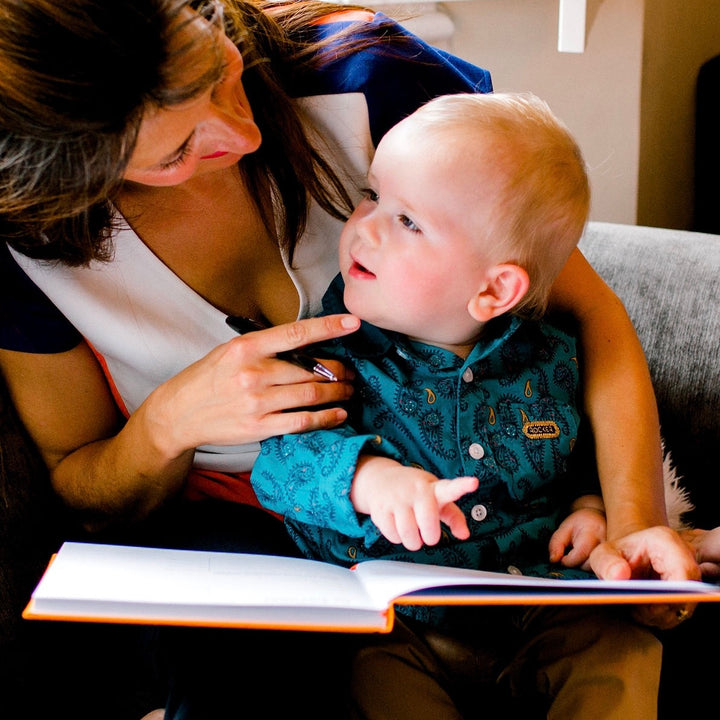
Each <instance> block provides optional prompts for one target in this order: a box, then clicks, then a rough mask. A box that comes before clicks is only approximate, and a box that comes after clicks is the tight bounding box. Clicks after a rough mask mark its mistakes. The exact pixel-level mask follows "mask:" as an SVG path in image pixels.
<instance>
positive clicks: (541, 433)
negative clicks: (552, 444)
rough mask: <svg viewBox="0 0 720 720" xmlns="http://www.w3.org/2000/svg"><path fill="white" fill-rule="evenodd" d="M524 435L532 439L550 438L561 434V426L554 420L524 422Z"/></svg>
mask: <svg viewBox="0 0 720 720" xmlns="http://www.w3.org/2000/svg"><path fill="white" fill-rule="evenodd" d="M522 431H523V435H525V437H527V438H530V439H531V440H549V439H552V438H556V437H559V436H560V428H559V426H558V424H557V423H556V422H555V421H554V420H532V421H528V422H525V423H523V426H522Z"/></svg>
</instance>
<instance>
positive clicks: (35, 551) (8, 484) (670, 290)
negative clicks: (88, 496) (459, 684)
mask: <svg viewBox="0 0 720 720" xmlns="http://www.w3.org/2000/svg"><path fill="white" fill-rule="evenodd" d="M581 248H582V250H583V251H584V253H585V254H586V255H587V257H588V258H589V259H590V261H591V262H592V263H593V265H594V266H595V267H596V268H597V270H598V271H599V272H600V273H601V275H603V277H604V278H605V279H606V280H607V281H608V282H609V284H610V285H611V286H612V287H613V288H614V289H615V290H616V292H617V293H618V294H619V295H620V297H621V298H622V299H623V301H624V302H625V304H626V306H627V308H628V310H629V312H630V314H631V316H632V318H633V320H634V322H635V324H636V326H637V329H638V332H639V335H640V338H641V340H642V342H643V344H644V347H645V350H646V354H647V358H648V361H649V364H650V367H651V371H652V376H653V380H654V383H655V388H656V392H657V398H658V404H659V409H660V416H661V422H662V427H663V434H664V436H665V439H666V443H667V447H668V449H669V450H670V452H671V453H672V456H673V458H674V461H675V464H676V470H677V473H678V474H679V475H680V476H681V478H682V483H683V485H684V486H685V487H686V488H687V489H688V491H689V492H690V496H691V500H692V502H693V503H694V505H695V510H693V511H692V513H690V516H689V517H687V518H686V519H687V520H689V521H690V522H691V523H692V524H694V525H696V526H698V527H713V526H715V525H720V481H719V480H720V478H719V477H718V470H717V461H716V458H715V456H714V455H713V452H714V449H715V448H719V447H720V422H719V421H718V417H719V416H720V283H719V281H718V278H720V236H715V235H703V234H699V233H691V232H680V231H673V230H663V229H654V228H645V227H634V226H626V225H612V224H604V223H591V224H590V226H589V227H588V229H587V232H586V234H585V236H584V238H583V240H582V243H581ZM0 424H1V425H2V435H1V436H0V438H1V441H0V687H2V688H3V693H2V695H1V696H0V712H2V714H3V716H6V717H9V715H7V714H6V712H5V708H11V707H13V705H12V704H11V703H12V702H13V701H12V700H11V698H12V696H13V695H14V696H16V698H15V699H16V700H17V701H18V702H19V703H21V705H20V707H22V708H24V709H25V711H26V712H25V715H26V716H28V717H43V716H44V714H45V712H46V711H52V712H53V714H63V712H67V713H69V714H71V715H72V716H73V717H74V718H76V719H77V718H85V717H87V718H88V720H90V718H93V719H94V718H97V717H102V718H103V720H112V719H114V718H117V720H139V718H140V717H141V716H142V714H143V713H144V712H146V711H147V710H149V709H151V708H153V707H157V706H158V705H159V700H158V696H157V695H156V694H155V693H156V690H157V678H156V677H155V676H154V675H153V673H154V669H153V668H147V667H144V666H143V665H142V664H141V663H139V661H138V658H139V657H140V656H141V653H140V652H139V650H140V649H141V648H140V644H141V643H143V642H144V641H145V637H144V635H142V634H141V633H138V632H137V629H136V628H132V627H130V626H85V625H82V624H64V623H37V622H36V623H30V622H24V621H22V620H21V619H20V612H21V610H22V608H23V607H24V605H25V603H26V602H27V599H28V597H29V594H30V592H31V590H32V588H33V587H34V584H35V582H36V581H37V579H38V577H39V575H40V573H41V572H42V570H43V568H44V567H45V564H46V563H47V560H48V558H49V556H50V553H51V552H52V551H53V549H54V548H56V547H57V546H58V544H59V543H60V541H61V539H62V538H63V537H68V536H73V535H74V534H76V533H77V532H78V529H77V528H76V527H74V525H73V522H72V518H68V517H66V516H64V515H63V513H62V511H61V510H60V508H59V507H58V506H57V504H56V503H55V501H54V500H53V498H52V495H51V493H50V489H49V485H48V482H47V476H46V474H45V473H44V471H43V469H42V465H41V464H40V462H39V461H38V458H37V455H36V453H35V451H34V448H33V446H32V444H31V443H30V442H29V441H28V439H27V437H26V436H25V434H24V431H23V428H22V427H21V426H20V425H19V423H18V421H17V418H16V417H15V414H14V412H13V408H12V406H11V404H10V403H9V401H8V398H7V395H6V394H5V392H4V390H3V389H2V388H1V387H0ZM662 638H663V641H664V643H665V648H666V651H665V664H664V670H663V678H662V689H661V697H660V701H661V713H660V717H661V718H668V719H669V718H675V717H678V716H679V715H680V713H685V714H687V713H688V712H690V713H692V712H693V707H692V705H688V702H691V701H690V700H689V699H690V698H692V697H693V695H694V694H695V693H696V692H700V693H707V692H708V689H709V688H712V687H714V686H715V685H714V684H715V683H716V674H717V673H716V668H715V667H714V666H713V664H712V663H708V662H707V660H706V659H704V658H705V657H706V653H708V652H710V653H713V652H716V651H717V648H718V647H720V607H716V606H714V605H708V606H701V607H700V608H699V609H698V611H697V612H696V614H695V616H694V617H693V619H692V620H690V621H688V622H686V623H685V624H684V625H681V626H680V627H679V628H677V629H675V630H672V631H670V632H667V633H663V634H662ZM700 658H703V659H702V660H701V659H700ZM58 709H59V710H61V711H62V712H60V713H58V712H57V711H58ZM21 714H22V713H18V717H19V716H21ZM389 720H391V719H389Z"/></svg>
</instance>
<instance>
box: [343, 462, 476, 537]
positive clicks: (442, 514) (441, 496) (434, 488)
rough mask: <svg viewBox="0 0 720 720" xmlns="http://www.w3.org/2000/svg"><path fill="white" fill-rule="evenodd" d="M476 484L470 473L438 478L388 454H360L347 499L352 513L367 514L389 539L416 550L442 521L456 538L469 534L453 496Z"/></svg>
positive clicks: (435, 532) (457, 496)
mask: <svg viewBox="0 0 720 720" xmlns="http://www.w3.org/2000/svg"><path fill="white" fill-rule="evenodd" d="M477 486H478V480H477V478H474V477H459V478H455V479H454V480H444V479H438V478H437V477H435V476H434V475H433V474H431V473H429V472H426V471H425V470H421V469H419V468H415V467H408V466H406V465H402V464H401V463H399V462H397V461H395V460H392V459H390V458H386V457H379V456H375V455H362V456H361V457H360V459H359V461H358V464H357V469H356V471H355V477H354V479H353V483H352V489H351V490H350V500H351V501H352V504H353V506H354V508H355V510H356V512H358V513H363V514H365V515H369V516H370V518H371V520H372V521H373V523H375V525H376V526H377V528H378V530H380V532H381V533H382V534H383V535H384V536H385V537H386V538H387V539H388V540H389V541H390V542H392V543H396V544H399V543H402V544H403V545H404V546H405V547H406V548H407V549H408V550H419V549H420V548H421V547H422V546H423V545H435V544H436V543H437V542H438V541H439V540H440V534H441V529H440V523H444V524H445V525H447V526H448V527H449V528H450V532H452V534H453V535H454V536H455V537H456V538H458V539H460V540H465V539H466V538H468V537H469V536H470V531H469V529H468V526H467V521H466V520H465V516H464V515H463V513H462V511H461V510H460V508H459V507H458V506H457V505H456V504H455V501H456V500H458V499H459V498H460V497H462V496H463V495H465V494H466V493H469V492H473V491H475V490H476V489H477Z"/></svg>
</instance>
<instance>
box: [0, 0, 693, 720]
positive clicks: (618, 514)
mask: <svg viewBox="0 0 720 720" xmlns="http://www.w3.org/2000/svg"><path fill="white" fill-rule="evenodd" d="M0 8H1V9H2V30H1V31H0V107H1V108H2V109H0V234H2V235H3V236H4V237H5V238H6V239H7V241H8V244H9V249H8V251H7V256H6V257H4V258H3V262H2V272H3V275H4V276H5V278H6V280H5V282H4V283H3V291H4V292H3V298H2V302H1V303H0V306H2V308H3V316H4V317H3V323H2V327H1V328H0V347H2V348H3V349H2V350H1V351H0V366H1V367H2V371H3V373H4V376H5V378H6V381H7V384H8V387H9V390H10V393H11V395H12V397H13V400H14V402H15V404H16V406H17V408H18V412H19V415H20V417H21V419H22V420H23V422H24V424H25V426H26V427H27V429H28V430H29V432H30V434H31V436H32V437H33V439H34V440H35V442H36V443H37V445H38V447H39V449H40V451H41V452H42V455H43V457H44V459H45V461H46V463H47V465H48V467H49V469H50V472H51V477H52V482H53V486H54V488H55V490H56V492H57V493H58V495H59V496H60V497H61V498H62V499H63V501H64V503H65V504H66V505H67V506H68V507H69V508H71V509H72V510H73V511H75V512H76V513H77V514H78V516H79V517H81V518H82V519H83V522H84V523H85V525H86V526H87V527H88V528H90V529H93V530H99V529H103V528H110V527H120V528H123V527H126V525H127V523H129V522H134V523H138V522H139V521H142V522H141V523H140V525H139V526H138V528H139V529H140V528H141V529H142V533H143V534H138V535H132V536H130V537H132V538H133V540H134V541H136V540H137V539H138V538H140V539H142V540H144V541H147V542H156V543H163V544H177V545H182V546H188V547H196V546H199V545H201V544H202V545H212V546H213V547H218V546H222V547H227V548H229V549H249V550H252V551H259V552H292V551H293V550H292V547H291V545H290V544H289V543H288V541H287V538H286V536H285V535H284V531H283V530H282V526H281V524H280V523H276V521H275V519H274V518H273V517H271V516H269V515H267V514H265V513H263V512H262V511H260V510H258V509H257V507H256V503H255V498H254V496H253V495H252V491H251V490H250V487H249V484H248V482H247V471H248V470H249V469H250V467H251V466H252V461H253V457H254V453H255V452H256V449H257V443H258V441H260V440H262V439H264V438H266V437H268V436H270V435H276V434H281V433H285V432H298V431H302V430H307V429H312V428H319V427H328V426H332V425H334V424H337V423H339V422H341V421H342V420H343V419H344V413H343V411H342V410H340V409H339V407H338V403H340V402H341V401H342V400H344V399H345V398H347V397H348V395H349V393H350V392H351V380H352V378H350V377H349V376H348V374H347V373H346V372H344V371H343V369H342V368H341V367H339V366H338V365H337V364H333V365H332V367H331V369H332V370H333V372H334V373H335V374H336V375H337V376H338V377H339V382H337V383H328V382H321V381H318V379H317V378H315V377H314V376H313V375H312V374H310V373H308V372H306V371H304V370H301V369H299V368H297V367H295V366H294V365H291V364H289V363H286V362H283V361H282V360H279V359H278V358H276V357H275V355H276V354H277V353H279V352H282V351H285V350H288V349H292V348H297V347H301V346H304V345H306V344H310V343H314V342H318V341H323V340H327V339H329V338H331V337H335V336H339V335H342V334H346V333H349V332H352V331H353V330H354V329H355V328H356V327H357V322H356V321H355V320H354V319H353V318H350V317H348V316H336V317H333V318H325V319H317V318H315V319H304V320H299V321H298V318H307V317H309V316H310V315H312V314H313V313H314V312H315V311H316V310H317V309H318V308H319V300H320V298H321V296H322V294H323V292H324V290H325V288H326V286H327V284H328V283H329V281H330V279H331V278H332V277H333V276H334V275H335V273H336V272H337V266H336V252H335V248H336V243H337V238H338V235H339V231H340V226H341V223H342V220H343V219H344V218H345V217H346V216H347V214H348V213H349V211H350V209H351V208H352V205H353V203H354V202H355V201H356V200H357V199H358V198H359V197H360V190H359V188H358V184H359V183H361V182H362V178H364V175H365V171H366V169H367V166H368V164H369V160H370V158H371V156H372V151H373V147H374V145H375V144H376V143H377V141H378V139H379V137H381V136H382V134H383V133H384V132H385V131H386V130H387V129H388V128H389V127H390V126H392V125H393V124H394V123H395V122H397V121H398V120H399V119H400V118H402V117H404V116H405V115H407V114H408V113H409V112H410V111H411V110H413V109H414V108H415V107H417V106H418V105H419V104H421V103H422V102H424V101H425V100H427V99H429V98H430V97H432V96H434V95H438V94H443V93H447V92H463V91H471V92H475V91H479V92H488V91H490V90H491V85H490V79H489V76H488V74H487V72H486V71H484V70H482V69H479V68H476V67H473V66H471V65H469V64H467V63H465V62H463V61H461V60H459V59H457V58H453V57H451V56H448V55H446V54H445V53H442V52H438V51H435V50H433V49H431V48H429V47H427V46H426V45H424V44H422V43H420V42H419V41H417V39H415V38H412V37H411V36H408V35H407V34H406V33H404V32H403V31H402V30H401V29H400V28H398V27H397V26H396V25H395V24H393V23H392V22H389V21H388V19H387V18H385V17H384V16H382V15H375V16H373V15H371V14H369V13H366V12H364V11H360V10H352V11H351V12H349V13H348V12H338V11H337V6H334V5H323V4H322V3H314V2H310V3H305V2H289V3H260V2H233V1H231V0H225V1H223V2H222V3H221V2H219V1H218V2H212V3H197V2H189V0H116V1H115V2H112V3H106V2H101V1H100V0H67V1H66V2H63V3H58V4H48V3H46V2H41V1H40V0H30V1H29V2H23V3H18V2H14V1H13V0H3V2H2V3H0ZM223 10H224V17H223V12H222V11H223ZM47 261H52V262H47ZM38 288H39V289H38ZM48 298H49V301H48ZM552 304H553V305H554V306H555V307H556V308H560V309H565V310H571V311H572V312H573V313H574V314H575V315H576V316H577V317H578V319H579V321H580V323H581V328H582V338H583V343H584V350H585V354H586V356H587V357H586V361H585V364H586V366H587V377H586V378H585V383H586V387H587V396H586V404H587V409H588V413H589V416H590V418H591V421H592V422H593V426H594V431H595V439H596V445H597V452H598V462H599V469H600V475H601V481H602V486H603V492H604V495H605V502H606V505H607V512H608V529H609V536H610V540H611V541H612V542H609V543H606V544H605V545H603V546H601V547H600V548H598V551H597V552H596V554H595V555H594V557H593V566H594V568H595V570H596V572H597V573H598V574H599V575H600V576H604V577H621V576H624V575H627V574H629V573H630V572H643V571H646V570H648V569H650V570H652V569H654V570H655V571H656V572H658V573H659V574H661V575H662V576H663V577H668V578H679V577H687V576H693V577H694V576H695V573H696V568H695V566H694V564H693V561H692V559H691V558H690V557H689V555H688V553H687V551H686V550H685V547H684V546H683V545H682V543H680V541H679V539H677V538H676V537H675V536H674V535H673V534H672V533H670V531H668V530H667V529H666V528H664V527H658V526H663V525H664V522H665V517H664V508H663V505H662V490H661V483H660V460H661V456H660V444H659V433H658V426H657V417H656V410H655V405H654V400H653V395H652V389H651V386H650V382H649V376H648V373H647V368H646V366H645V363H644V359H643V355H642V352H641V349H640V347H639V345H638V342H637V339H636V336H635V334H634V331H633V329H632V327H631V325H630V323H629V320H628V318H627V316H626V314H625V312H624V309H623V308H622V306H621V304H620V302H619V301H618V299H617V298H616V297H615V296H614V295H613V294H612V292H611V291H610V290H609V289H608V288H607V286H606V285H604V283H602V281H601V280H600V279H599V278H598V276H597V275H596V274H595V273H594V272H593V271H592V269H591V268H590V267H589V265H588V264H587V263H586V261H585V260H584V259H583V258H582V256H581V255H580V254H579V253H577V252H576V253H575V254H574V256H573V258H572V259H571V261H570V262H569V263H568V265H567V267H566V269H565V270H564V271H563V273H562V275H561V277H560V279H559V281H558V282H557V283H556V285H555V287H554V291H553V297H552ZM227 315H240V316H245V317H251V318H255V319H258V320H262V321H267V322H268V323H270V324H272V325H276V326H278V327H273V328H271V329H269V330H266V331H262V332H257V333H252V334H251V335H248V336H247V337H234V336H233V335H234V334H233V332H232V330H231V329H230V328H229V327H228V326H227V324H226V323H225V318H226V316H227ZM629 428H632V429H633V430H634V431H635V432H629V430H628V429H629ZM200 498H210V499H214V500H233V501H234V504H233V506H232V509H231V510H228V509H227V504H224V505H223V507H222V509H219V508H218V505H217V504H216V503H215V502H212V501H210V502H204V503H188V502H186V500H187V499H200ZM226 515H229V516H230V518H231V519H229V521H228V522H227V524H226V525H227V526H228V527H230V528H231V529H232V530H233V533H232V543H231V544H229V543H230V541H229V540H228V538H229V535H228V534H225V533H222V532H221V530H222V527H223V525H222V523H221V521H220V518H221V517H225V516H226ZM203 517H204V518H207V521H206V522H204V523H203V522H202V521H201V518H203ZM210 531H212V533H211V535H212V536H210V535H208V533H210ZM660 556H662V557H663V563H664V564H663V565H662V566H660V565H658V561H657V560H656V559H654V558H657V557H660ZM626 558H633V561H632V563H633V564H632V566H631V565H630V564H629V561H628V560H626ZM654 612H656V611H654ZM673 618H674V615H673V614H672V613H671V612H669V611H668V612H666V613H664V614H662V615H656V616H653V617H648V616H646V619H648V620H649V621H651V622H653V623H655V624H658V625H662V626H665V625H668V624H671V623H672V622H673ZM263 637H264V638H267V637H268V636H267V635H264V636H263ZM238 645H239V643H238ZM290 654H292V653H290ZM188 682H189V681H188ZM218 684H220V683H218ZM171 704H172V703H171ZM169 716H171V715H169ZM178 716H180V715H178ZM188 716H189V715H188Z"/></svg>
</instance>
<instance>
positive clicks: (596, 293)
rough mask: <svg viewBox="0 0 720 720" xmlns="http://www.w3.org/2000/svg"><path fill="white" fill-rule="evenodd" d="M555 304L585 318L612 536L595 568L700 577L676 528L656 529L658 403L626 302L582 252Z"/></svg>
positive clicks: (561, 282)
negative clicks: (600, 275)
mask: <svg viewBox="0 0 720 720" xmlns="http://www.w3.org/2000/svg"><path fill="white" fill-rule="evenodd" d="M551 305H552V306H553V307H554V308H557V309H561V310H564V311H570V312H572V313H573V314H574V315H575V317H576V318H577V319H578V320H579V324H580V339H581V345H582V349H583V382H584V403H585V410H586V412H587V415H588V417H589V419H590V423H591V425H592V428H593V433H594V437H595V445H596V453H597V463H598V472H599V475H600V484H601V487H602V494H603V500H604V502H605V509H606V512H607V533H608V542H607V543H604V544H602V545H600V546H599V547H598V548H597V549H596V551H595V552H594V553H593V556H592V558H591V562H592V566H593V570H594V571H595V572H596V573H597V574H598V575H599V576H600V577H608V578H609V577H627V576H629V575H631V574H633V575H636V576H641V575H644V574H646V573H653V574H656V575H659V576H660V577H663V578H667V579H680V578H687V577H691V578H696V577H698V576H699V574H698V570H697V566H696V564H695V563H694V560H693V559H692V556H691V554H690V553H689V552H688V550H687V548H686V547H684V544H683V543H682V542H681V540H680V538H679V537H678V536H677V534H676V533H674V532H672V531H670V530H669V529H666V528H659V527H657V526H664V525H666V523H667V520H666V514H665V503H664V496H663V487H662V450H661V445H660V428H659V421H658V413H657V405H656V402H655V396H654V392H653V387H652V383H651V379H650V373H649V370H648V367H647V363H646V361H645V356H644V353H643V350H642V347H641V345H640V342H639V340H638V337H637V334H636V332H635V329H634V327H633V325H632V322H631V321H630V318H629V317H628V315H627V312H626V311H625V308H624V307H623V305H622V303H621V302H620V300H619V298H618V297H617V296H616V295H615V293H613V292H612V290H611V289H610V288H609V287H608V286H607V285H606V284H605V282H604V281H603V280H602V279H601V278H600V277H599V275H598V274H597V273H596V272H595V271H594V270H593V269H592V267H591V266H590V264H589V263H588V262H587V260H585V258H584V257H583V256H582V254H581V253H580V251H579V250H576V251H575V252H574V253H573V255H572V256H571V258H570V260H569V261H568V263H567V265H566V267H565V268H564V269H563V271H562V273H561V275H560V277H559V278H558V280H557V282H556V283H555V285H554V286H553V292H552V296H551ZM650 528H653V530H652V531H649V529H650Z"/></svg>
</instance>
